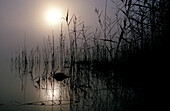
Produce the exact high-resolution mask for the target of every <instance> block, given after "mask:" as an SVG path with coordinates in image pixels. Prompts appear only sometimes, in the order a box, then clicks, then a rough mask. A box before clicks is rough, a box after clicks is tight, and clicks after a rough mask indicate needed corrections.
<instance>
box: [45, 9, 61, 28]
mask: <svg viewBox="0 0 170 111" xmlns="http://www.w3.org/2000/svg"><path fill="white" fill-rule="evenodd" d="M45 19H46V21H47V23H48V24H49V25H52V26H54V25H56V24H57V23H59V22H60V21H61V11H60V10H59V9H57V8H55V7H50V8H48V9H47V10H46V12H45Z"/></svg>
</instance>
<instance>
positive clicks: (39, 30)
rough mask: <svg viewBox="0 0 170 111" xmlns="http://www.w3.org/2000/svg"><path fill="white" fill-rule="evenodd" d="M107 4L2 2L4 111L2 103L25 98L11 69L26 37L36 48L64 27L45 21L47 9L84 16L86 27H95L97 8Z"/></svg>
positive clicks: (0, 95)
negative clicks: (51, 8)
mask: <svg viewBox="0 0 170 111" xmlns="http://www.w3.org/2000/svg"><path fill="white" fill-rule="evenodd" d="M109 1H110V0H108V2H109ZM108 4H110V3H108ZM104 5H105V0H0V110H1V109H2V108H1V107H2V106H1V104H6V103H10V102H11V101H14V100H16V99H19V100H20V97H21V96H23V93H22V92H21V91H20V82H19V79H18V78H17V76H16V75H14V74H11V72H10V67H9V66H10V57H11V56H12V54H13V53H14V51H15V50H16V49H17V48H18V47H20V46H21V45H23V41H24V37H25V36H26V38H27V45H28V46H29V45H30V46H34V45H37V44H38V42H40V41H42V40H43V37H46V36H48V35H49V34H51V30H55V31H56V33H57V30H58V29H59V30H60V24H57V25H56V26H53V27H52V26H49V25H48V24H47V22H46V21H45V20H44V18H43V15H44V12H45V11H46V10H47V8H48V7H50V6H56V7H57V8H59V9H60V11H61V14H62V16H63V17H65V16H66V13H67V10H68V9H69V11H70V15H71V14H76V15H77V16H81V17H82V18H83V21H84V22H85V24H86V25H92V26H95V25H96V24H97V16H96V14H95V11H94V9H95V7H97V8H99V9H100V10H104ZM109 8H112V6H109Z"/></svg>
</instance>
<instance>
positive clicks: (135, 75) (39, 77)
mask: <svg viewBox="0 0 170 111" xmlns="http://www.w3.org/2000/svg"><path fill="white" fill-rule="evenodd" d="M108 2H109V1H108V0H106V2H105V10H104V14H103V13H102V11H100V10H99V9H98V8H95V13H96V14H97V19H98V23H99V26H100V27H99V28H96V30H95V31H93V32H91V31H90V29H91V27H88V26H86V24H85V23H84V21H82V19H81V17H77V16H76V15H72V16H71V17H70V15H69V10H68V11H67V14H66V17H65V22H66V24H67V29H68V36H66V37H65V36H64V34H63V33H64V32H63V26H61V33H60V38H59V41H57V42H56V40H55V38H56V37H55V36H54V34H52V36H48V39H47V40H46V39H45V40H44V46H43V48H42V51H40V49H39V46H37V48H33V49H32V50H31V52H30V53H29V52H28V50H26V46H25V47H24V48H23V50H22V51H19V52H18V53H17V55H16V56H15V57H14V58H12V59H11V60H12V62H13V63H12V64H14V65H15V66H14V69H15V70H17V71H18V73H19V77H20V79H21V81H22V87H23V88H22V89H23V90H24V89H25V88H26V86H25V85H24V83H25V82H24V80H25V79H24V78H26V77H27V76H26V75H30V76H31V81H32V83H33V84H34V87H35V88H36V89H38V90H46V91H48V90H49V89H50V88H51V90H53V91H54V89H55V84H56V83H55V82H56V81H60V84H61V86H62V87H60V91H61V92H60V99H59V100H58V99H55V98H52V100H46V101H43V105H44V106H46V105H49V101H50V103H51V104H50V105H51V106H55V105H56V103H57V102H58V104H59V105H68V106H69V108H70V111H75V110H80V111H81V110H83V111H89V110H90V111H92V110H97V111H144V110H147V106H148V103H149V102H153V103H155V102H154V100H155V98H154V97H155V96H153V94H154V93H156V94H158V92H161V91H158V89H157V88H155V86H158V85H159V84H161V83H162V82H161V81H160V80H163V79H164V78H165V77H166V76H165V77H160V74H162V73H163V75H164V74H165V63H164V62H165V61H167V60H168V58H169V57H168V49H169V48H168V47H169V44H168V42H169V39H168V37H167V36H168V34H169V32H168V29H169V19H168V11H169V10H168V9H169V4H170V3H169V1H168V0H149V1H148V0H144V1H143V0H112V3H113V6H115V15H114V17H113V18H112V17H110V16H108V13H107V4H108ZM113 11H114V10H113ZM120 15H123V16H120ZM67 43H68V44H67ZM155 69H157V70H155ZM56 70H61V71H62V72H58V73H57V72H56ZM55 72H56V73H55ZM158 73H159V74H158ZM51 74H54V75H52V76H51ZM67 78H69V79H68V81H65V79H67ZM53 79H55V80H56V81H53ZM157 81H160V83H158V82H157ZM49 84H50V88H49ZM154 84H155V85H154ZM151 89H153V90H151ZM161 94H162V93H161ZM63 95H64V96H63ZM157 98H160V97H158V96H157ZM64 102H67V103H64ZM33 103H34V102H33ZM54 103H55V104H54ZM158 103H160V101H159V102H158ZM158 103H155V104H158ZM35 104H42V101H39V102H36V103H35ZM26 105H30V104H26ZM158 105H159V104H158ZM150 108H151V107H150ZM60 110H63V109H60Z"/></svg>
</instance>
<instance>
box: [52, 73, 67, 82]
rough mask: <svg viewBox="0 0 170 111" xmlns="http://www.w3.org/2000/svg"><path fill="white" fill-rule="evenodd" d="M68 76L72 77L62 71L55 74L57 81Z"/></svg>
mask: <svg viewBox="0 0 170 111" xmlns="http://www.w3.org/2000/svg"><path fill="white" fill-rule="evenodd" d="M68 77H70V76H67V75H65V74H64V73H62V72H58V73H56V74H55V75H54V76H53V78H54V79H56V80H57V81H62V80H64V79H66V78H68Z"/></svg>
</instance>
